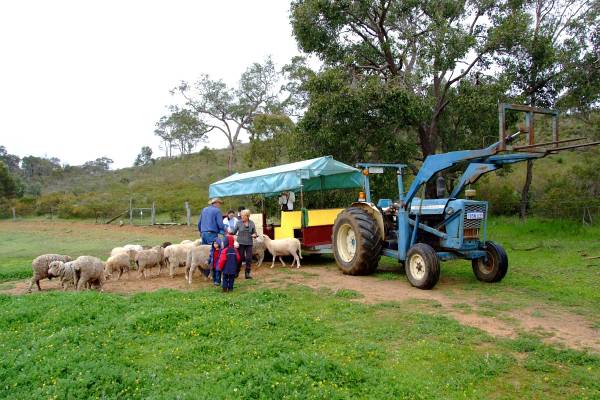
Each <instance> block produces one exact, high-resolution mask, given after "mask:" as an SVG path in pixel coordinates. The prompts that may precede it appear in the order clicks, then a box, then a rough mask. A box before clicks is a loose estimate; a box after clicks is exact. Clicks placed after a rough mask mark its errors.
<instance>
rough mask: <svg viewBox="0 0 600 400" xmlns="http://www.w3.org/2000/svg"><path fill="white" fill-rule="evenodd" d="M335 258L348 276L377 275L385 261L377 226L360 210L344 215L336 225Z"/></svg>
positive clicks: (334, 226) (337, 219) (369, 216)
mask: <svg viewBox="0 0 600 400" xmlns="http://www.w3.org/2000/svg"><path fill="white" fill-rule="evenodd" d="M332 242H333V243H332V247H333V255H334V257H335V261H336V262H337V265H338V268H339V269H340V270H341V271H342V272H343V273H344V274H347V275H369V274H372V273H373V272H375V270H376V269H377V264H378V263H379V258H380V257H381V248H382V245H383V244H382V242H381V237H380V232H379V226H378V225H377V222H375V220H374V219H373V217H371V215H370V214H369V213H368V212H367V211H365V210H363V209H361V208H359V207H350V208H347V209H345V210H344V211H342V212H341V213H340V214H339V215H338V216H337V218H336V219H335V222H334V224H333V240H332Z"/></svg>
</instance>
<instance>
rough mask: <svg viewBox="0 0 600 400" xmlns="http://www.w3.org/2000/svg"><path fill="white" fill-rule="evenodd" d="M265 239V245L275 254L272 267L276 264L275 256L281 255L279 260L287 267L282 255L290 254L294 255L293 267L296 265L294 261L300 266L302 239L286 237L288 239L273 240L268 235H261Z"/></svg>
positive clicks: (297, 266)
mask: <svg viewBox="0 0 600 400" xmlns="http://www.w3.org/2000/svg"><path fill="white" fill-rule="evenodd" d="M261 237H262V239H263V240H264V243H265V247H266V248H267V250H269V253H271V254H272V255H273V262H272V263H271V268H273V267H274V266H275V258H276V257H279V261H281V263H282V264H283V266H284V267H285V266H286V265H285V263H284V262H283V258H281V257H282V256H287V255H290V256H292V257H294V261H292V265H291V267H292V268H293V267H294V263H296V268H300V260H301V259H302V248H301V244H300V241H299V240H298V239H296V238H286V239H277V240H273V239H271V238H270V237H268V236H267V235H261Z"/></svg>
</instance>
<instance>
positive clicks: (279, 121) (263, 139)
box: [246, 113, 295, 169]
mask: <svg viewBox="0 0 600 400" xmlns="http://www.w3.org/2000/svg"><path fill="white" fill-rule="evenodd" d="M294 127H295V125H294V122H293V121H292V120H291V119H290V117H288V116H287V115H285V114H283V113H273V114H259V115H257V116H256V117H255V118H254V120H253V121H252V127H251V130H250V133H251V136H250V150H249V151H248V152H247V153H246V162H247V164H248V167H250V168H255V169H259V168H266V167H272V166H274V165H277V164H281V163H283V161H284V160H286V159H288V153H289V149H288V148H289V146H290V139H291V136H292V132H293V130H294Z"/></svg>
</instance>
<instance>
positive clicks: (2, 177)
mask: <svg viewBox="0 0 600 400" xmlns="http://www.w3.org/2000/svg"><path fill="white" fill-rule="evenodd" d="M18 189H19V186H18V183H17V181H16V179H15V178H14V177H13V176H12V175H11V174H10V172H9V170H8V167H7V166H6V164H4V162H3V161H0V198H12V197H16V196H17V194H18Z"/></svg>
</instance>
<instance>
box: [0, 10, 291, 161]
mask: <svg viewBox="0 0 600 400" xmlns="http://www.w3.org/2000/svg"><path fill="white" fill-rule="evenodd" d="M289 3H290V2H289V1H287V0H256V1H248V0H227V1H209V0H204V1H200V0H196V1H192V0H189V1H185V0H169V1H149V0H146V1H132V0H127V1H115V0H109V1H107V0H103V1H82V0H78V1H64V0H52V1H47V0H38V1H30V0H18V1H1V2H0V145H4V146H6V148H7V150H8V152H9V153H12V154H17V155H19V156H21V157H23V156H26V155H36V156H48V157H58V158H60V159H61V160H62V161H63V162H64V163H68V164H71V165H79V164H82V163H84V162H85V161H88V160H93V159H96V158H98V157H101V156H107V157H110V158H112V159H113V160H114V161H115V165H114V166H113V167H117V168H119V167H127V166H130V165H131V164H132V163H133V160H134V159H135V157H136V155H137V154H138V153H139V150H140V148H141V147H142V146H143V145H149V146H151V147H152V149H153V150H154V152H155V154H157V153H159V150H158V144H159V141H158V140H157V138H156V137H155V136H154V134H153V131H154V128H155V126H154V124H155V123H156V121H157V120H158V119H159V118H160V117H161V115H164V114H165V113H166V112H167V110H166V109H165V106H166V105H168V104H170V103H173V102H174V100H173V98H172V97H171V95H170V94H169V90H170V89H171V88H173V87H174V86H175V85H176V84H177V83H179V82H180V81H181V80H194V79H195V78H197V77H198V76H199V74H201V73H208V74H210V75H211V76H212V77H213V78H222V79H223V80H225V81H226V82H227V83H228V84H230V85H234V84H236V82H237V80H238V78H239V76H240V74H241V73H242V72H243V71H244V70H245V69H246V67H247V66H248V65H250V64H251V63H252V62H261V61H263V60H264V59H265V57H266V56H267V55H271V56H272V57H273V60H274V61H275V62H276V64H277V65H278V66H282V65H283V64H285V63H286V62H288V61H289V60H290V59H291V58H292V57H293V56H294V55H297V54H298V50H297V46H296V43H295V41H294V39H293V37H292V34H291V27H290V24H289V18H288V14H289ZM209 146H210V147H225V146H226V141H225V139H224V138H221V137H220V136H218V135H217V134H216V133H215V134H213V135H212V137H211V140H210V142H209Z"/></svg>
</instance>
